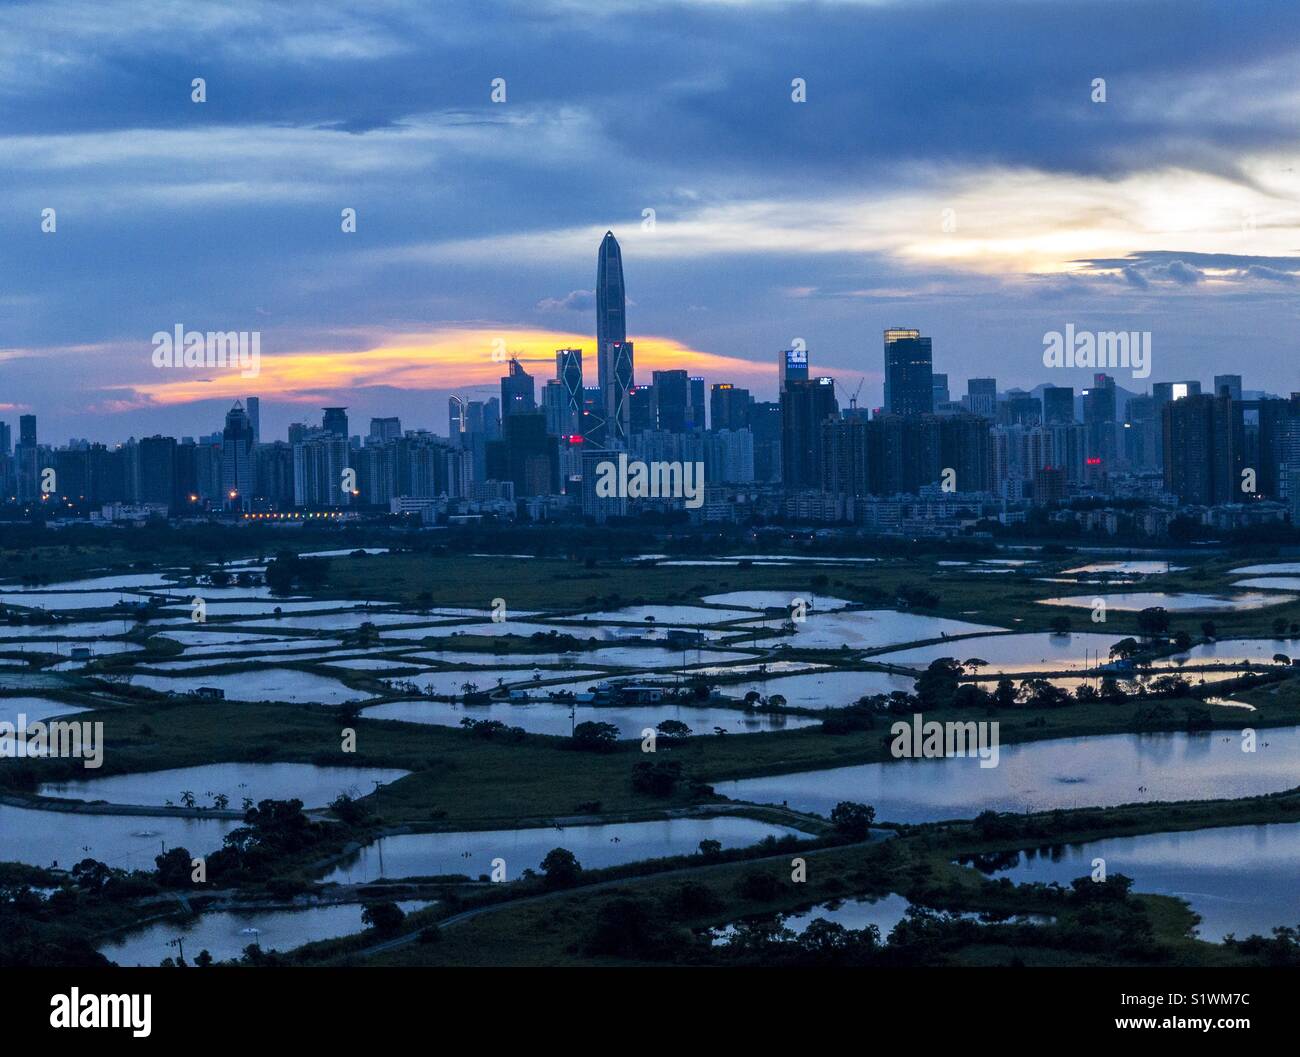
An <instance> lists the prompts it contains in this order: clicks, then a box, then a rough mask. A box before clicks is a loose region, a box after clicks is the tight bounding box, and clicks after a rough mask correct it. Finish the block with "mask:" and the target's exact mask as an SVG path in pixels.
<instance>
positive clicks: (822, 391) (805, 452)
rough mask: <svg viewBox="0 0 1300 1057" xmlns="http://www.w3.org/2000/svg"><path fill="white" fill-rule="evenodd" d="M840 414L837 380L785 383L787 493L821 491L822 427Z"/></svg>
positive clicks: (784, 470) (783, 471)
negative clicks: (812, 489)
mask: <svg viewBox="0 0 1300 1057" xmlns="http://www.w3.org/2000/svg"><path fill="white" fill-rule="evenodd" d="M838 414H839V403H838V401H837V400H836V399H835V382H834V379H831V378H814V379H810V380H807V381H791V380H790V379H786V383H785V391H784V392H783V393H782V394H781V480H782V481H783V482H784V484H785V487H786V489H787V490H789V491H796V490H799V489H810V488H820V487H821V451H822V423H823V422H825V421H826V419H827V418H828V417H832V416H834V415H838Z"/></svg>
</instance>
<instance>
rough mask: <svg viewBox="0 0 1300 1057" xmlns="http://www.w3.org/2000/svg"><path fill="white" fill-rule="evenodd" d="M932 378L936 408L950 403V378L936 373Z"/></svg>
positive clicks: (931, 384)
mask: <svg viewBox="0 0 1300 1057" xmlns="http://www.w3.org/2000/svg"><path fill="white" fill-rule="evenodd" d="M930 378H931V381H930V388H931V390H932V391H933V392H934V406H935V407H938V406H939V405H940V404H946V403H948V399H949V397H948V376H947V375H946V374H939V373H937V372H936V373H935V374H932V375H931V376H930Z"/></svg>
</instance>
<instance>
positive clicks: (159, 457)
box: [136, 436, 178, 508]
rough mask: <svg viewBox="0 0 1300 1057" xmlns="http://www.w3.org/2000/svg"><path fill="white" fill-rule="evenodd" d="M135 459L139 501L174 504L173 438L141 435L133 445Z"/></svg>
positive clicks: (174, 463) (175, 496)
mask: <svg viewBox="0 0 1300 1057" xmlns="http://www.w3.org/2000/svg"><path fill="white" fill-rule="evenodd" d="M136 459H137V466H138V468H139V485H138V489H139V490H138V492H137V495H138V496H139V499H140V502H142V503H157V504H162V505H165V506H167V507H169V508H171V507H174V506H176V505H177V498H178V496H177V488H176V438H175V437H162V436H154V437H144V438H143V439H142V440H141V441H140V442H139V444H138V445H137V447H136Z"/></svg>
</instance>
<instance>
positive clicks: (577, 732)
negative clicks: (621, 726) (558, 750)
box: [570, 720, 618, 752]
mask: <svg viewBox="0 0 1300 1057" xmlns="http://www.w3.org/2000/svg"><path fill="white" fill-rule="evenodd" d="M570 741H571V744H572V745H573V747H574V748H575V749H582V750H583V751H584V752H609V750H610V749H612V748H614V746H615V745H616V744H618V727H616V726H614V724H613V723H597V722H594V721H592V720H588V721H587V722H586V723H579V724H578V725H577V726H576V727H574V728H573V737H572V738H571V739H570Z"/></svg>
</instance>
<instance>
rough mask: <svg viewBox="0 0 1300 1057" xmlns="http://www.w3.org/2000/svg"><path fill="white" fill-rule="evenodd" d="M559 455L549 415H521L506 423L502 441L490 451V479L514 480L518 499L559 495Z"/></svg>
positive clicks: (516, 415)
mask: <svg viewBox="0 0 1300 1057" xmlns="http://www.w3.org/2000/svg"><path fill="white" fill-rule="evenodd" d="M559 469H560V467H559V453H558V448H557V447H556V439H555V438H554V437H552V436H549V435H548V434H547V432H546V416H545V415H542V414H536V413H526V412H519V413H516V414H513V415H507V416H506V417H505V420H504V421H503V422H502V437H501V440H497V441H492V442H491V443H490V444H489V445H488V451H487V479H488V480H491V481H510V482H512V483H513V484H514V488H515V495H516V496H520V497H523V496H533V495H556V494H558V493H559Z"/></svg>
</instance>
